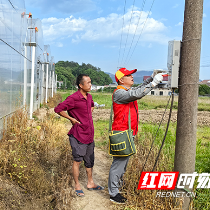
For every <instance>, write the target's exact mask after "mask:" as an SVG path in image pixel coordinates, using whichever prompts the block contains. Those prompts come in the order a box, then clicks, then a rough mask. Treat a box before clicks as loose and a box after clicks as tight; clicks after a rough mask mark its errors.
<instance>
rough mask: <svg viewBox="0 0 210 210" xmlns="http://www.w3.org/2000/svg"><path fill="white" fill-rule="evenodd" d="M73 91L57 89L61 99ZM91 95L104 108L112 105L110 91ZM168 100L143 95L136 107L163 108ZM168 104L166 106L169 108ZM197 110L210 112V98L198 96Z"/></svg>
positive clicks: (176, 98) (166, 97)
mask: <svg viewBox="0 0 210 210" xmlns="http://www.w3.org/2000/svg"><path fill="white" fill-rule="evenodd" d="M74 92H75V91H71V90H69V91H66V92H64V91H59V93H60V94H61V95H62V101H64V100H65V99H66V98H67V97H68V96H69V95H70V94H72V93H74ZM90 94H91V95H92V97H93V101H94V102H97V103H98V104H105V108H106V109H109V108H110V107H111V105H112V93H102V92H95V91H94V92H90ZM168 100H169V96H149V95H147V96H145V97H143V98H142V99H140V100H138V107H139V109H141V110H150V109H165V107H166V105H167V103H168ZM170 104H171V103H169V106H168V108H170ZM177 108H178V96H175V97H174V104H173V109H177ZM198 111H209V112H210V98H209V97H199V99H198Z"/></svg>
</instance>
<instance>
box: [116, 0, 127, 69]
mask: <svg viewBox="0 0 210 210" xmlns="http://www.w3.org/2000/svg"><path fill="white" fill-rule="evenodd" d="M125 7H126V0H125V5H124V14H123V25H122V32H121V39H120V49H119V57H118V65H117V66H119V61H120V51H121V44H122V35H123V27H124V17H125Z"/></svg>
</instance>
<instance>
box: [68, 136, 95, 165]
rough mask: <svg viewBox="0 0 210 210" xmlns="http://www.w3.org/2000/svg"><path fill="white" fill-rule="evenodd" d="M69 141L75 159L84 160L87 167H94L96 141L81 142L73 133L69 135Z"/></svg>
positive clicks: (77, 160)
mask: <svg viewBox="0 0 210 210" xmlns="http://www.w3.org/2000/svg"><path fill="white" fill-rule="evenodd" d="M69 141H70V145H71V149H72V155H73V159H74V161H76V162H81V161H82V160H84V165H85V167H86V168H92V167H93V165H94V147H95V144H94V142H92V143H90V144H83V143H81V142H79V141H78V140H77V139H76V138H75V137H74V136H73V135H70V136H69Z"/></svg>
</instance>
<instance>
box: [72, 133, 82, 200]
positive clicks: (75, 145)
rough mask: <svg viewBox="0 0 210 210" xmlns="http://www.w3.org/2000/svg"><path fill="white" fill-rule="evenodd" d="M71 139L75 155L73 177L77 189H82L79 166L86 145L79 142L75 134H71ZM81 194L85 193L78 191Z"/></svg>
mask: <svg viewBox="0 0 210 210" xmlns="http://www.w3.org/2000/svg"><path fill="white" fill-rule="evenodd" d="M69 141H70V144H71V148H72V155H73V159H74V161H73V166H72V172H73V178H74V182H75V190H81V187H80V184H79V166H80V163H81V162H82V160H83V155H84V154H83V153H82V151H83V147H85V145H83V144H81V143H79V142H78V140H77V139H75V138H74V136H73V135H71V136H69ZM77 194H78V195H80V196H83V195H84V193H77Z"/></svg>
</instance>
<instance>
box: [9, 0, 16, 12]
mask: <svg viewBox="0 0 210 210" xmlns="http://www.w3.org/2000/svg"><path fill="white" fill-rule="evenodd" d="M8 2H9V3H10V4H11V5H12V7H13V9H15V10H17V9H16V8H15V7H14V5H13V4H12V2H11V1H10V0H8Z"/></svg>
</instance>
